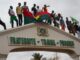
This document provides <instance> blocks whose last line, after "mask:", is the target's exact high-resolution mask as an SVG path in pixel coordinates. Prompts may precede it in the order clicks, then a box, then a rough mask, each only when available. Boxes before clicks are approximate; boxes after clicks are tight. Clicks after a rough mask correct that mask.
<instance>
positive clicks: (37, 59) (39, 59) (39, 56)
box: [32, 53, 42, 60]
mask: <svg viewBox="0 0 80 60" xmlns="http://www.w3.org/2000/svg"><path fill="white" fill-rule="evenodd" d="M32 56H33V57H34V60H41V58H42V55H40V53H34V54H33V55H32Z"/></svg>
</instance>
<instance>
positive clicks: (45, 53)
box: [7, 51, 73, 60]
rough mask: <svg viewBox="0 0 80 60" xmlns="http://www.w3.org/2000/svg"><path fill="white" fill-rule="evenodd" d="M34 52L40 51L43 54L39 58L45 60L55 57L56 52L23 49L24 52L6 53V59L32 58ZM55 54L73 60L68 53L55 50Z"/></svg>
mask: <svg viewBox="0 0 80 60" xmlns="http://www.w3.org/2000/svg"><path fill="white" fill-rule="evenodd" d="M34 53H40V55H43V56H42V58H41V60H42V59H43V58H46V59H47V60H49V59H53V58H54V57H56V53H54V52H49V51H25V52H17V53H16V52H12V53H10V54H9V55H8V58H7V60H32V59H33V56H32V55H33V54H34ZM57 56H58V58H59V60H73V59H72V58H71V57H70V56H69V55H68V54H65V53H59V52H57Z"/></svg>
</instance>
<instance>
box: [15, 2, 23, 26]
mask: <svg viewBox="0 0 80 60" xmlns="http://www.w3.org/2000/svg"><path fill="white" fill-rule="evenodd" d="M16 13H17V16H18V20H19V26H21V25H22V7H21V3H18V6H17V7H16Z"/></svg>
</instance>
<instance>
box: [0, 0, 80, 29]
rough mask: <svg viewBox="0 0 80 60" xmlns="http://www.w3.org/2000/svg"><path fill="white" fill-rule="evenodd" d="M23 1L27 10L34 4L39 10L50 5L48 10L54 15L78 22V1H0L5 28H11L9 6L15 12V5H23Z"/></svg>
mask: <svg viewBox="0 0 80 60" xmlns="http://www.w3.org/2000/svg"><path fill="white" fill-rule="evenodd" d="M24 1H26V2H27V5H28V6H29V9H31V7H32V6H33V4H34V3H36V4H37V5H39V6H40V7H41V8H42V6H43V5H44V4H47V5H50V7H49V8H48V10H49V11H52V10H54V11H55V12H56V13H61V14H62V15H63V16H64V18H65V17H66V16H67V17H69V16H73V17H75V18H76V19H78V21H79V20H80V0H0V17H1V19H2V20H3V21H4V22H5V23H6V25H7V28H11V25H10V18H9V15H8V9H9V6H10V5H12V6H13V7H14V10H15V8H16V6H17V3H18V2H21V3H22V5H23V2H24ZM64 20H65V19H64ZM0 28H1V29H0V30H3V27H2V26H1V25H0Z"/></svg>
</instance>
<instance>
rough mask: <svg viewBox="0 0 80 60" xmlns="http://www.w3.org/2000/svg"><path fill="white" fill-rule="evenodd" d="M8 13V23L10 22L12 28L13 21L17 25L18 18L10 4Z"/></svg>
mask: <svg viewBox="0 0 80 60" xmlns="http://www.w3.org/2000/svg"><path fill="white" fill-rule="evenodd" d="M8 14H9V16H10V23H11V26H12V28H13V27H14V21H16V25H17V26H18V20H17V18H16V16H15V13H14V11H13V7H12V6H10V9H9V11H8Z"/></svg>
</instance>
